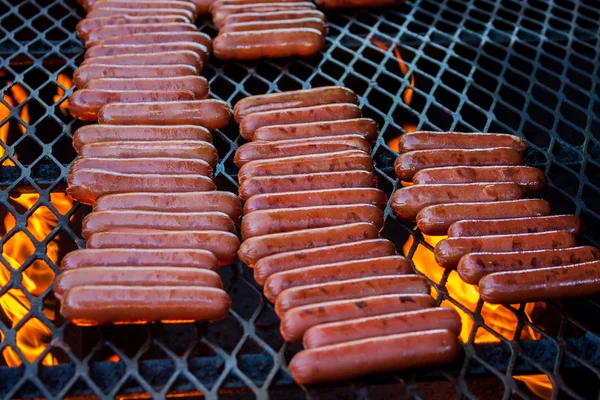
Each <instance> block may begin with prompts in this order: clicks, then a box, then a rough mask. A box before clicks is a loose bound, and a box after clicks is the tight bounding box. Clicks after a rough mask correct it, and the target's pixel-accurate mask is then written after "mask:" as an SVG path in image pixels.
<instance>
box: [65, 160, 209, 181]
mask: <svg viewBox="0 0 600 400" xmlns="http://www.w3.org/2000/svg"><path fill="white" fill-rule="evenodd" d="M82 169H100V170H104V171H109V172H118V173H121V174H155V175H160V174H167V175H178V174H181V175H204V176H207V177H212V173H213V169H212V167H211V166H210V165H209V164H208V163H207V162H206V161H203V160H192V159H187V158H163V157H149V158H97V157H85V158H79V159H77V160H75V162H74V163H73V164H71V167H70V168H69V173H70V174H73V173H75V172H76V171H79V170H82Z"/></svg>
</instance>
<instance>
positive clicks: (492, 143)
mask: <svg viewBox="0 0 600 400" xmlns="http://www.w3.org/2000/svg"><path fill="white" fill-rule="evenodd" d="M494 147H512V148H513V149H515V150H519V151H525V149H526V148H527V143H526V142H525V141H524V140H523V139H521V138H520V137H518V136H514V135H507V134H500V133H458V132H414V133H407V134H405V135H402V136H400V140H399V142H398V152H399V153H406V152H408V151H413V150H436V149H486V148H494Z"/></svg>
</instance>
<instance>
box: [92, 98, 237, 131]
mask: <svg viewBox="0 0 600 400" xmlns="http://www.w3.org/2000/svg"><path fill="white" fill-rule="evenodd" d="M230 117H231V113H230V111H229V106H228V105H227V104H226V103H224V102H222V101H219V100H212V99H211V100H193V101H176V102H163V103H114V104H109V105H106V106H104V107H102V109H100V112H99V113H98V122H100V123H101V124H109V125H199V126H203V127H205V128H207V129H211V130H212V129H219V128H222V127H224V126H225V125H227V124H228V123H229V118H230Z"/></svg>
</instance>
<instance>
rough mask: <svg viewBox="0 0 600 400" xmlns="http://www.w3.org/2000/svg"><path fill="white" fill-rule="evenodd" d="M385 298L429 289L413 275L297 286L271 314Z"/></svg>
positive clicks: (279, 299)
mask: <svg viewBox="0 0 600 400" xmlns="http://www.w3.org/2000/svg"><path fill="white" fill-rule="evenodd" d="M386 294H429V285H428V284H427V281H426V280H425V278H423V277H420V276H417V275H400V276H398V275H390V276H385V275H384V276H369V277H366V278H358V279H349V280H344V281H333V282H325V283H317V284H314V285H307V286H298V287H293V288H289V289H286V290H284V291H283V292H281V293H279V296H277V299H276V301H275V312H276V313H277V315H278V316H279V317H280V318H283V315H284V314H285V313H286V312H287V311H289V310H291V309H292V308H295V307H300V306H304V305H308V304H316V303H323V302H327V301H334V300H347V299H356V298H360V297H369V296H377V295H386Z"/></svg>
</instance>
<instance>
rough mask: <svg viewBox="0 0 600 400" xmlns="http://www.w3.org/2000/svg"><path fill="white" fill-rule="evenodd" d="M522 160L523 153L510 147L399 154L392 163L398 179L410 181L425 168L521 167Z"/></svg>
mask: <svg viewBox="0 0 600 400" xmlns="http://www.w3.org/2000/svg"><path fill="white" fill-rule="evenodd" d="M523 160H524V153H523V152H522V151H519V150H515V149H513V148H510V147H496V148H490V149H441V150H415V151H409V152H407V153H403V154H400V156H398V158H397V159H396V161H395V163H394V169H395V170H396V175H397V176H398V177H399V178H401V179H402V180H404V181H410V180H412V178H413V176H414V175H415V174H416V173H417V172H419V171H420V170H422V169H426V168H432V167H450V166H490V165H493V166H502V165H521V164H523Z"/></svg>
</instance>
